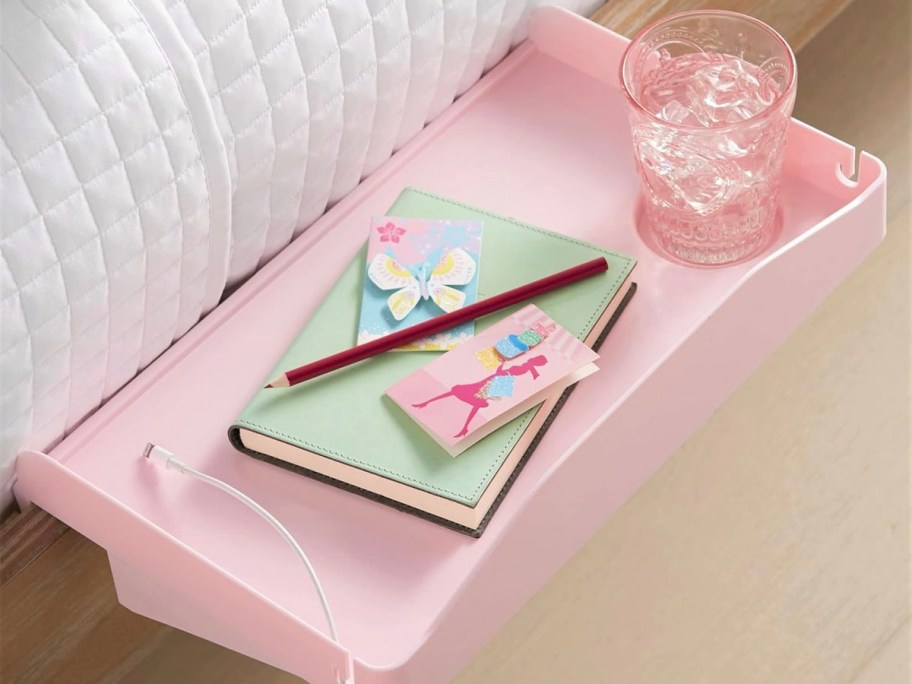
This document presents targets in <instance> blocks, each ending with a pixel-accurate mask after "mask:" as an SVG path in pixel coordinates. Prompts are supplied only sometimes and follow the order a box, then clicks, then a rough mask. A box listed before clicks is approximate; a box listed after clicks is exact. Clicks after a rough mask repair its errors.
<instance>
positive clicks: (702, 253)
mask: <svg viewBox="0 0 912 684" xmlns="http://www.w3.org/2000/svg"><path fill="white" fill-rule="evenodd" d="M781 227H782V216H781V213H780V212H779V211H778V210H777V211H776V212H775V213H774V216H773V220H772V221H771V222H769V224H768V225H765V226H763V227H761V228H759V229H757V230H754V231H751V232H750V233H749V234H748V235H744V236H742V237H741V239H740V240H724V239H720V236H719V235H717V234H715V233H714V231H713V232H712V233H711V234H707V235H703V234H694V233H693V232H690V231H676V230H669V229H668V226H667V225H661V227H659V228H658V229H657V228H656V227H655V226H654V225H653V223H652V222H651V221H650V220H649V217H648V215H647V212H644V211H642V204H641V205H640V210H639V211H637V228H638V231H639V233H640V237H641V238H642V239H643V241H644V242H645V243H646V244H647V245H649V247H650V248H651V249H652V250H653V251H655V252H657V253H658V254H660V255H661V256H663V257H665V258H666V259H669V260H670V261H676V262H679V263H684V264H688V265H694V266H727V265H730V264H735V263H739V262H742V261H745V260H747V259H752V258H754V257H756V256H757V255H759V254H761V253H762V252H764V251H765V250H766V249H767V248H768V247H769V246H770V245H772V243H773V242H774V241H775V239H776V237H777V236H778V235H779V232H780V229H781Z"/></svg>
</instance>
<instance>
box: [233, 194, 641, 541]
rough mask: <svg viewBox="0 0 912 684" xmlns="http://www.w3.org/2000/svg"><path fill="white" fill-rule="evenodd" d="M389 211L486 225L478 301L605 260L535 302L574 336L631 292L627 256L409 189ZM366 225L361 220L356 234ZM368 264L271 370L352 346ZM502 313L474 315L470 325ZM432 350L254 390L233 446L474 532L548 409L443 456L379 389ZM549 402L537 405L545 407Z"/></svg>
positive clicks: (336, 291)
mask: <svg viewBox="0 0 912 684" xmlns="http://www.w3.org/2000/svg"><path fill="white" fill-rule="evenodd" d="M387 214H388V215H390V216H403V217H416V218H427V219H479V220H481V221H483V222H484V240H483V243H482V255H481V260H480V263H481V270H480V280H479V290H478V297H479V299H482V298H484V297H487V296H490V295H493V294H496V293H498V292H502V291H504V290H508V289H511V288H514V287H517V286H519V285H522V284H524V283H527V282H529V281H531V280H535V279H537V278H541V277H544V276H546V275H549V274H551V273H554V272H557V271H560V270H562V269H566V268H569V267H571V266H574V265H576V264H579V263H582V262H584V261H588V260H591V259H594V258H597V257H599V256H604V257H605V258H606V259H607V260H608V263H609V269H608V271H607V272H606V273H605V274H603V275H599V276H595V277H593V278H589V279H587V280H583V281H580V282H578V283H575V284H573V285H570V286H568V287H565V288H563V289H560V290H556V291H554V292H551V293H548V294H546V295H543V296H541V297H537V298H536V299H534V300H533V301H534V303H535V304H536V305H538V306H539V307H540V308H541V309H543V310H544V311H545V312H546V313H547V314H549V315H550V316H551V317H552V318H554V319H555V320H556V321H557V322H559V323H560V324H561V325H563V326H564V327H565V328H567V329H568V330H570V331H571V332H573V333H574V334H575V335H576V336H577V337H579V338H580V339H584V340H586V339H587V337H588V338H591V337H592V336H593V334H594V333H601V330H595V328H596V327H597V326H601V328H607V327H610V324H611V323H613V321H614V319H616V317H617V315H619V314H620V311H621V309H622V308H623V305H626V303H627V300H629V298H630V296H631V295H632V294H633V287H632V284H631V283H630V282H629V278H628V276H629V275H630V272H631V270H632V269H633V267H634V265H635V263H636V262H635V259H633V258H632V257H629V256H625V255H622V254H617V253H615V252H611V251H609V250H606V249H603V248H601V247H598V246H595V245H592V244H588V243H585V242H581V241H578V240H574V239H572V238H569V237H566V236H564V235H560V234H557V233H552V232H548V231H545V230H542V229H540V228H537V227H535V226H531V225H528V224H525V223H520V222H519V221H515V220H513V219H510V218H506V217H503V216H498V215H495V214H492V213H489V212H486V211H483V210H481V209H476V208H474V207H470V206H467V205H464V204H461V203H459V202H455V201H453V200H448V199H445V198H443V197H438V196H436V195H433V194H430V193H428V192H424V191H422V190H418V189H415V188H407V189H406V190H404V191H403V192H402V194H400V195H399V198H398V199H397V200H396V202H395V203H394V204H393V206H392V207H390V209H389V211H388V212H387ZM368 225H369V217H365V237H366V236H367V226H368ZM365 271H366V264H365V255H364V253H363V251H362V253H360V254H359V255H358V256H357V257H356V258H355V259H354V261H352V263H351V264H349V266H348V267H347V268H346V269H345V271H344V272H343V273H342V274H341V276H340V277H339V280H338V281H337V283H336V285H335V287H334V288H333V289H332V291H331V292H330V293H329V294H328V295H327V297H326V299H325V300H324V301H323V303H322V304H321V305H320V306H319V307H318V309H317V310H316V312H315V313H314V315H313V317H312V318H311V319H310V321H309V322H308V323H307V325H306V326H305V328H304V330H303V331H302V332H301V334H300V335H299V336H298V338H297V339H296V340H295V341H294V343H292V345H291V347H290V348H289V349H288V350H287V351H286V353H285V354H284V355H283V356H282V358H281V359H280V360H279V361H278V362H277V363H276V365H275V369H274V370H273V372H272V373H271V374H270V377H274V376H275V375H278V374H279V373H281V372H283V371H284V370H287V369H290V368H294V367H296V366H300V365H303V364H305V363H308V362H310V361H314V360H316V359H319V358H322V357H324V356H328V355H329V354H332V353H335V352H337V351H340V350H342V349H345V348H346V347H350V346H352V345H353V344H354V343H355V336H356V333H357V329H358V317H359V309H360V298H361V291H362V285H363V279H364V277H365ZM517 308H518V307H517ZM609 313H610V314H611V315H607V314H609ZM505 314H506V312H499V313H497V314H492V315H491V316H488V317H486V318H483V319H479V320H478V321H477V323H476V330H481V329H484V328H485V327H487V326H488V325H491V324H492V323H494V322H496V321H497V320H499V319H500V318H501V317H502V316H503V315H505ZM596 336H598V335H596ZM592 341H594V340H590V343H591V342H592ZM438 354H439V352H404V353H387V354H383V355H381V356H378V357H375V358H372V359H369V360H367V361H364V362H362V363H359V364H355V365H353V366H349V367H347V368H343V369H340V370H338V371H335V372H333V373H330V374H327V375H324V376H321V377H318V378H315V379H313V380H309V381H307V382H305V383H302V384H300V385H297V386H295V387H292V388H288V389H279V390H276V389H272V390H260V391H259V392H257V394H256V395H255V396H254V397H253V398H252V399H251V401H250V403H249V404H248V405H247V407H246V408H245V409H244V411H243V413H242V414H241V416H240V417H239V418H238V419H237V421H235V423H234V424H233V425H232V426H231V428H230V430H229V437H230V439H231V442H232V444H234V445H235V446H236V447H237V448H239V449H240V450H242V451H244V452H245V453H248V454H251V455H253V456H256V457H258V458H265V459H266V460H269V461H271V462H274V463H277V464H279V465H282V466H284V467H291V468H293V469H295V470H298V471H300V472H303V473H305V474H307V475H310V476H313V477H317V478H318V479H321V480H324V481H328V482H331V483H332V484H336V485H339V486H342V487H344V488H346V489H349V490H354V491H356V492H358V493H360V494H362V495H365V496H369V497H371V498H375V499H379V500H381V501H384V502H385V503H389V504H392V505H394V506H396V507H398V508H402V509H406V510H408V511H410V512H413V513H416V514H418V515H422V516H423V517H427V518H430V519H433V520H435V521H436V522H441V523H443V524H446V525H448V526H450V527H454V528H456V529H459V530H461V531H463V532H467V533H469V534H472V535H474V536H478V535H480V533H481V531H482V529H483V527H484V525H486V524H487V520H488V519H489V518H490V515H491V514H492V513H493V510H494V508H496V504H497V503H499V500H500V498H501V496H502V492H501V490H505V489H506V488H507V487H508V486H509V483H511V482H512V477H514V476H515V474H514V473H512V472H509V473H505V472H504V470H506V469H507V468H509V469H510V470H511V471H513V470H516V469H517V466H519V464H520V463H521V462H523V458H522V457H523V456H524V455H525V454H519V458H517V453H516V452H517V451H518V448H517V445H519V446H520V447H521V448H522V451H523V452H529V451H531V448H533V447H534V444H531V443H530V435H529V434H527V433H529V432H531V431H532V430H533V429H534V431H535V432H536V433H538V432H539V431H540V429H541V427H542V425H543V423H544V418H545V416H542V415H538V416H537V418H536V415H537V413H538V412H539V409H531V410H529V411H527V412H526V413H525V414H523V415H522V416H520V417H518V418H516V419H514V420H513V421H512V422H510V423H508V424H507V425H505V426H504V427H502V428H500V429H499V430H497V431H496V432H494V433H492V434H491V435H490V436H488V437H486V438H485V439H483V440H481V441H480V442H478V443H477V444H475V445H474V446H472V447H470V448H469V449H468V450H466V451H465V452H463V453H462V454H461V455H460V456H458V457H457V458H453V457H451V456H450V455H448V454H447V453H446V451H444V450H443V449H442V448H441V447H440V446H439V445H438V444H437V443H436V442H435V441H434V440H433V439H432V438H431V437H429V436H428V435H427V434H426V433H425V432H424V430H422V429H421V428H420V427H419V426H418V425H416V424H415V423H414V422H412V420H411V419H410V418H409V417H408V416H407V415H406V414H405V413H404V412H403V411H401V410H400V409H399V408H398V407H397V406H396V405H395V404H394V403H393V402H392V401H391V400H390V399H389V398H388V397H386V396H385V395H384V392H385V390H386V389H387V388H388V387H390V386H391V385H393V384H394V383H396V382H398V381H399V380H401V379H402V378H404V377H405V376H407V375H408V374H410V373H412V372H414V371H415V370H417V369H418V368H419V367H421V366H422V365H423V364H425V363H427V362H428V361H429V360H430V359H431V358H434V357H436V356H437V355H438ZM558 399H559V397H555V398H554V400H553V401H551V402H550V404H549V402H546V403H545V405H544V406H543V410H544V409H548V412H549V413H550V412H551V409H553V408H554V406H555V405H556V404H557V402H558ZM558 408H559V406H558ZM530 426H531V428H530ZM492 482H493V483H494V485H493V486H492ZM494 486H496V488H497V491H492V490H493V488H494ZM428 502H431V504H433V505H431V504H429V503H428ZM479 506H481V507H482V508H481V510H479Z"/></svg>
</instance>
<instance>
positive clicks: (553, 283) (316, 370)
mask: <svg viewBox="0 0 912 684" xmlns="http://www.w3.org/2000/svg"><path fill="white" fill-rule="evenodd" d="M607 270H608V262H607V261H606V260H605V258H604V257H600V258H598V259H593V260H592V261H587V262H586V263H584V264H579V265H578V266H574V267H573V268H568V269H567V270H566V271H560V272H559V273H554V274H552V275H549V276H546V277H544V278H541V279H539V280H535V281H532V282H531V283H526V284H525V285H520V286H519V287H516V288H513V289H512V290H507V291H506V292H501V293H500V294H497V295H494V296H493V297H488V298H487V299H482V300H481V301H478V302H475V303H474V304H470V305H469V306H467V307H465V308H462V309H457V310H456V311H451V312H450V313H447V314H442V315H440V316H435V317H434V318H431V319H429V320H427V321H423V322H421V323H418V324H416V325H412V326H409V327H408V328H403V329H402V330H399V331H397V332H394V333H390V334H389V335H386V336H385V337H380V338H378V339H376V340H371V341H370V342H365V343H364V344H359V345H358V346H357V347H352V348H350V349H345V350H344V351H340V352H339V353H338V354H333V355H332V356H327V357H326V358H325V359H320V360H318V361H314V362H312V363H308V364H306V365H304V366H300V367H298V368H294V369H292V370H288V371H285V372H284V373H282V374H281V375H280V376H279V377H277V378H276V379H275V380H273V381H272V382H270V383H269V384H268V385H266V387H267V388H268V387H290V386H292V385H297V384H298V383H299V382H304V381H305V380H310V379H311V378H315V377H317V376H318V375H323V374H324V373H329V372H330V371H334V370H336V369H338V368H342V367H344V366H348V365H351V364H353V363H356V362H358V361H362V360H364V359H367V358H369V357H371V356H376V355H377V354H382V353H383V352H385V351H389V350H390V349H395V348H396V347H399V346H401V345H403V344H407V343H409V342H414V341H415V340H420V339H421V338H422V337H427V336H428V335H433V334H434V333H438V332H442V331H444V330H449V329H450V328H452V327H455V326H457V325H461V324H462V323H467V322H468V321H472V320H475V319H476V318H481V317H482V316H487V315H488V314H490V313H494V312H495V311H499V310H500V309H505V308H507V307H508V306H513V305H514V304H518V303H519V302H522V301H525V300H526V299H531V298H532V297H537V296H538V295H540V294H544V293H545V292H550V291H551V290H556V289H557V288H559V287H564V286H565V285H569V284H570V283H575V282H576V281H577V280H582V279H583V278H589V277H591V276H594V275H598V274H599V273H604V272H605V271H607Z"/></svg>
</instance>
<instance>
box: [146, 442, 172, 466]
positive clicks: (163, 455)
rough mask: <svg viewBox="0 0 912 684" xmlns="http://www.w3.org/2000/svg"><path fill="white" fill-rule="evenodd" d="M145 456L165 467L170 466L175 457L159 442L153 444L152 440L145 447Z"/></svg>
mask: <svg viewBox="0 0 912 684" xmlns="http://www.w3.org/2000/svg"><path fill="white" fill-rule="evenodd" d="M143 456H144V457H145V458H148V459H149V460H150V461H152V462H153V463H155V464H156V465H160V466H162V467H164V468H168V467H170V465H171V461H172V460H173V459H174V454H172V453H171V452H170V451H168V450H167V449H164V448H162V447H160V446H158V445H157V444H152V442H149V443H148V444H146V448H145V449H143Z"/></svg>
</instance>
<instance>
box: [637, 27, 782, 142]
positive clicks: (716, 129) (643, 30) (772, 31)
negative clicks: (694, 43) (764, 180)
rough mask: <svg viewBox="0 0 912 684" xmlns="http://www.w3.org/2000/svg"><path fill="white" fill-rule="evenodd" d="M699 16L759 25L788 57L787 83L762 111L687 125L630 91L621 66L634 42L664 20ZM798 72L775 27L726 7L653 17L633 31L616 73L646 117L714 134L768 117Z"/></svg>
mask: <svg viewBox="0 0 912 684" xmlns="http://www.w3.org/2000/svg"><path fill="white" fill-rule="evenodd" d="M698 15H700V16H705V17H727V18H732V19H738V20H741V21H744V22H747V23H751V24H754V25H755V26H758V27H759V28H761V29H763V30H764V31H766V32H768V33H769V34H770V35H771V36H772V37H773V39H774V40H775V41H776V42H778V43H779V44H780V45H781V46H782V48H783V50H784V51H785V54H786V58H787V60H788V65H789V78H788V82H787V83H786V85H785V87H784V88H783V89H782V92H781V93H780V94H779V96H778V97H777V98H776V99H775V100H773V101H772V102H771V103H770V104H769V105H768V106H767V107H766V108H765V109H764V110H763V111H761V112H759V113H757V114H754V115H753V116H751V117H749V118H747V119H744V121H736V122H735V123H730V124H726V125H724V126H717V127H713V128H706V127H705V126H692V125H688V124H680V123H675V122H673V121H665V119H661V118H659V117H658V116H656V115H655V114H653V113H652V112H650V111H649V110H648V109H646V107H644V106H643V105H642V104H640V102H639V100H637V98H636V97H634V95H633V93H632V92H631V88H630V86H629V85H628V83H627V76H626V74H625V73H624V72H625V69H624V67H625V66H626V65H627V60H628V58H629V57H630V51H631V49H632V48H633V47H634V45H636V44H637V42H638V41H639V40H641V39H642V38H643V36H644V35H646V34H647V33H648V32H649V31H652V30H653V29H654V28H656V27H657V26H660V25H661V24H664V23H667V22H670V21H673V20H679V19H683V18H686V17H693V16H698ZM797 72H798V65H797V60H796V59H795V53H794V52H793V51H792V46H791V45H789V44H788V42H786V40H785V38H783V37H782V35H781V34H780V33H779V32H778V31H777V30H776V29H774V28H773V27H772V26H770V25H769V24H767V23H766V22H763V21H760V20H759V19H757V18H755V17H752V16H750V15H747V14H741V13H740V12H731V11H728V10H689V11H686V12H676V13H675V14H669V15H667V16H665V17H661V18H659V19H656V20H655V21H652V22H650V23H649V24H647V25H646V26H644V27H643V28H641V29H640V30H639V31H637V32H636V34H634V36H633V38H631V39H630V42H629V43H628V44H627V47H626V48H624V54H623V55H622V56H621V66H620V69H619V76H620V81H621V87H622V89H623V91H624V96H625V97H626V98H627V101H628V102H629V103H630V104H631V105H632V106H633V107H634V108H636V109H637V110H638V111H640V112H642V113H643V114H645V115H646V116H647V117H649V118H650V119H652V120H653V121H655V122H656V123H658V124H661V125H662V126H666V127H668V128H675V129H678V130H682V131H689V132H696V131H707V132H710V131H711V132H713V133H717V132H720V131H727V130H732V129H735V128H739V127H740V126H743V125H745V124H748V123H751V122H754V121H757V120H759V119H762V118H764V117H766V116H769V115H770V114H771V113H772V112H773V111H774V110H775V109H776V108H777V107H778V106H779V105H780V104H782V102H783V100H785V98H787V97H789V96H790V95H791V94H792V92H793V91H794V89H795V81H796V78H797V75H798V74H797Z"/></svg>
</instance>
